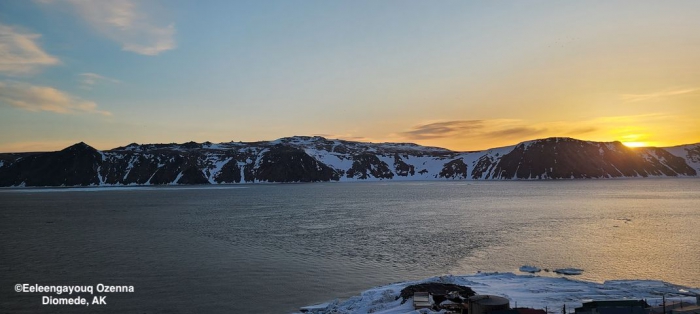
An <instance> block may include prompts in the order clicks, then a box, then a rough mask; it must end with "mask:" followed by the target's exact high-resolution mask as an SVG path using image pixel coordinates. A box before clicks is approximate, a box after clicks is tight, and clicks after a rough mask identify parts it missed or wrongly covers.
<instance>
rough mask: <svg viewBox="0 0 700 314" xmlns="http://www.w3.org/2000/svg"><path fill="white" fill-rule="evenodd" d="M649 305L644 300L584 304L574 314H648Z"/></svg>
mask: <svg viewBox="0 0 700 314" xmlns="http://www.w3.org/2000/svg"><path fill="white" fill-rule="evenodd" d="M648 307H649V305H648V304H647V303H646V302H644V300H609V301H589V302H584V303H583V305H582V306H581V307H577V308H576V309H575V312H576V314H648V313H649V309H648Z"/></svg>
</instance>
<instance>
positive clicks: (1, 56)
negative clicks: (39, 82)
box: [0, 24, 60, 75]
mask: <svg viewBox="0 0 700 314" xmlns="http://www.w3.org/2000/svg"><path fill="white" fill-rule="evenodd" d="M40 37H41V35H39V34H32V33H28V32H23V31H20V30H18V29H16V28H14V27H11V26H7V25H3V24H0V74H9V75H16V74H27V73H31V72H34V71H36V70H37V69H38V68H40V67H43V66H50V65H56V64H59V63H60V61H59V60H58V58H56V57H54V56H52V55H49V54H48V53H46V52H45V51H44V50H43V49H42V48H41V47H40V46H39V44H38V43H37V40H38V39H39V38H40Z"/></svg>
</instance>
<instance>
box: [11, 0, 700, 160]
mask: <svg viewBox="0 0 700 314" xmlns="http://www.w3.org/2000/svg"><path fill="white" fill-rule="evenodd" d="M699 9H700V3H698V2H695V1H675V2H670V3H664V2H652V1H634V2H624V1H623V2H614V3H610V2H607V1H589V2H544V1H529V2H520V1H512V2H506V1H503V2H486V1H484V2H465V1H439V2H425V1H264V2H259V1H249V2H240V1H135V0H133V1H132V0H116V1H87V0H85V1H81V0H43V1H3V2H0V151H28V150H55V149H61V148H63V147H65V146H68V145H70V144H72V143H75V142H79V141H85V142H87V143H88V144H91V145H93V146H95V147H97V148H101V149H108V148H113V147H116V146H120V145H125V144H128V143H130V142H138V143H161V142H166V143H167V142H185V141H190V140H194V141H200V142H201V141H207V140H209V141H213V142H221V141H231V140H235V141H238V140H243V141H253V140H265V139H275V138H279V137H284V136H292V135H324V136H327V137H331V138H344V139H356V140H366V141H401V142H417V143H420V144H425V145H435V146H443V147H448V148H452V149H458V150H474V149H484V148H489V147H494V146H501V145H508V144H513V143H517V142H518V141H523V140H529V139H533V138H541V137H547V136H571V137H576V138H581V139H590V140H601V141H612V140H619V141H623V142H627V143H630V145H676V144H682V143H691V142H699V141H700V128H699V127H698V125H700V109H699V107H700V106H698V100H700V62H698V59H697V58H698V57H697V56H698V55H700V32H698V31H697V30H698V29H700V22H698V19H697V16H696V15H695V14H694V13H695V12H700V10H699Z"/></svg>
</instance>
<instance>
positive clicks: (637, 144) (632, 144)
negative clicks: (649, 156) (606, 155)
mask: <svg viewBox="0 0 700 314" xmlns="http://www.w3.org/2000/svg"><path fill="white" fill-rule="evenodd" d="M622 145H625V146H627V147H647V146H649V144H648V143H647V142H622Z"/></svg>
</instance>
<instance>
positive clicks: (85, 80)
mask: <svg viewBox="0 0 700 314" xmlns="http://www.w3.org/2000/svg"><path fill="white" fill-rule="evenodd" d="M79 75H80V83H81V85H80V87H82V88H84V89H91V88H92V87H93V86H94V85H95V84H97V83H99V82H110V83H114V84H119V83H121V81H119V80H117V79H113V78H111V77H106V76H102V75H99V74H96V73H89V72H88V73H80V74H79Z"/></svg>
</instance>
